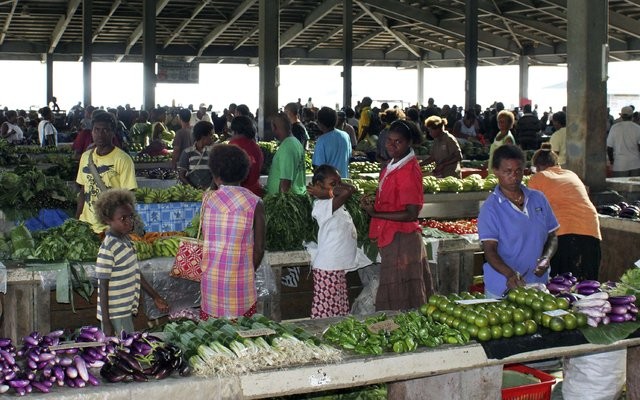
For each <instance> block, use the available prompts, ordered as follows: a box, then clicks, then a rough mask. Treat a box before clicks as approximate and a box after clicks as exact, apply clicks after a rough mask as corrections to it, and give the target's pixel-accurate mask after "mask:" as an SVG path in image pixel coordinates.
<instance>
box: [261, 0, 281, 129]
mask: <svg viewBox="0 0 640 400" xmlns="http://www.w3.org/2000/svg"><path fill="white" fill-rule="evenodd" d="M279 8H280V5H279V2H278V1H273V0H260V10H259V22H258V27H259V31H260V44H259V49H258V60H259V61H258V63H259V65H260V84H259V86H260V88H259V100H260V102H259V104H260V105H259V107H260V110H259V114H258V136H259V137H260V138H261V139H264V140H271V139H273V132H271V124H270V123H269V117H270V116H272V115H274V114H275V113H277V112H278V86H279V84H280V83H279V81H280V79H279V64H280V10H279Z"/></svg>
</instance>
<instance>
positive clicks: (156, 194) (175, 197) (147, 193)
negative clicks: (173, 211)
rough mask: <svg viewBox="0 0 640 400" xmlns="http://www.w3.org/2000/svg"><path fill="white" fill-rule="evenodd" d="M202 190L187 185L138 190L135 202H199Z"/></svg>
mask: <svg viewBox="0 0 640 400" xmlns="http://www.w3.org/2000/svg"><path fill="white" fill-rule="evenodd" d="M202 193H203V192H202V190H200V189H196V188H194V187H193V186H189V185H175V186H172V187H170V188H167V189H152V188H148V187H145V188H138V189H136V192H135V195H136V200H137V201H138V202H142V203H147V204H149V203H171V202H201V201H202Z"/></svg>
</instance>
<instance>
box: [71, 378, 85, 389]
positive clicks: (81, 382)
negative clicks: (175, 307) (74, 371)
mask: <svg viewBox="0 0 640 400" xmlns="http://www.w3.org/2000/svg"><path fill="white" fill-rule="evenodd" d="M74 383H75V384H76V387H79V388H83V387H85V386H87V382H86V381H85V380H84V379H82V378H80V377H77V378H76V379H74Z"/></svg>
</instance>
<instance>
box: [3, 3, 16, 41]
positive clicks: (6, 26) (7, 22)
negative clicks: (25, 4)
mask: <svg viewBox="0 0 640 400" xmlns="http://www.w3.org/2000/svg"><path fill="white" fill-rule="evenodd" d="M17 6H18V0H13V4H12V5H11V11H9V14H7V18H5V20H4V26H3V27H2V32H0V45H2V42H4V38H6V37H7V32H9V26H10V25H11V19H12V18H13V14H14V13H15V12H16V7H17Z"/></svg>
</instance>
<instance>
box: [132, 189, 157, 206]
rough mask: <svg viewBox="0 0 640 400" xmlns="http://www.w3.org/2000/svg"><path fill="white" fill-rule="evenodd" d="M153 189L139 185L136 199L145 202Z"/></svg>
mask: <svg viewBox="0 0 640 400" xmlns="http://www.w3.org/2000/svg"><path fill="white" fill-rule="evenodd" d="M152 190H153V189H151V188H148V187H142V188H141V187H139V188H137V189H136V191H135V196H136V201H137V202H139V203H143V202H144V199H145V198H147V197H148V196H149V195H150V194H151V191H152Z"/></svg>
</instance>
